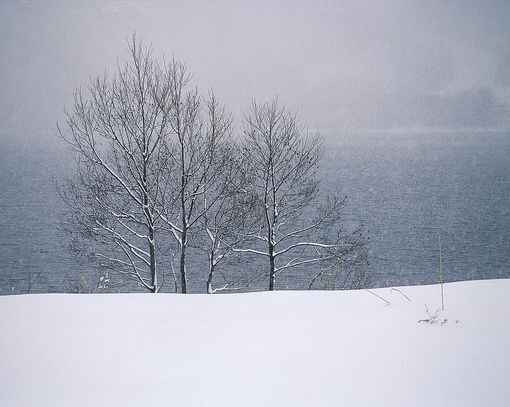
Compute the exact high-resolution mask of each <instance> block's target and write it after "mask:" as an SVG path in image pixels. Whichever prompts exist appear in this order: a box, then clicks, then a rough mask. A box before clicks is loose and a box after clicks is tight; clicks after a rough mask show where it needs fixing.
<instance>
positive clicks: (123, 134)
mask: <svg viewBox="0 0 510 407" xmlns="http://www.w3.org/2000/svg"><path fill="white" fill-rule="evenodd" d="M65 117H66V119H65V123H62V124H60V125H59V126H58V130H59V134H60V135H61V137H62V138H63V139H64V140H65V141H66V142H67V143H68V144H69V146H70V147H71V149H72V150H73V151H74V152H75V156H76V167H75V170H74V172H73V173H72V174H70V175H69V176H68V177H67V179H66V181H65V182H64V183H63V184H62V185H61V186H60V188H59V191H60V195H61V197H62V199H63V200H64V201H65V203H66V204H67V205H66V208H67V210H66V213H65V216H64V217H63V220H62V222H63V225H64V229H65V231H66V232H67V236H68V241H69V246H70V247H71V248H72V249H73V251H74V252H76V253H77V254H79V255H81V256H85V257H86V259H88V260H90V261H91V262H95V263H96V264H98V265H99V266H101V267H103V268H105V269H108V270H114V271H115V272H116V273H118V274H119V275H121V276H124V277H125V278H128V279H134V280H135V281H136V282H137V283H138V284H140V285H141V286H143V287H145V288H146V289H147V290H148V291H150V292H158V291H160V290H161V289H162V288H163V287H166V288H167V289H169V287H172V288H173V289H174V290H175V291H176V292H178V291H180V292H182V293H186V292H188V291H189V288H188V266H189V263H190V259H191V257H193V262H194V264H197V263H199V264H203V287H204V289H205V290H207V292H208V293H214V292H218V291H227V290H235V289H249V287H250V284H251V283H252V282H253V281H255V280H256V279H257V278H263V279H265V281H266V282H267V283H266V284H267V287H268V289H269V290H274V289H276V288H277V281H278V276H279V275H280V274H281V273H292V272H293V271H294V272H297V271H299V270H303V269H304V268H307V269H309V270H312V272H311V274H310V275H311V276H312V277H311V278H310V281H309V282H308V284H307V286H306V287H303V288H320V287H327V288H360V287H363V286H366V285H367V284H368V283H369V280H370V276H368V275H367V274H366V273H365V272H364V271H363V270H364V269H363V268H362V267H359V266H360V265H362V264H363V263H364V262H365V255H364V250H363V249H364V238H363V236H362V234H361V230H360V229H349V230H348V229H347V228H346V227H345V226H344V225H343V224H342V221H341V213H342V212H341V209H342V207H343V206H344V204H345V197H344V196H342V195H341V194H340V193H337V192H334V191H328V192H327V193H322V192H321V190H320V182H319V181H320V180H319V177H318V176H317V173H316V171H317V168H318V165H319V163H320V160H321V158H322V157H323V155H324V143H323V139H322V138H321V137H320V135H319V134H311V133H309V132H308V131H307V130H306V128H305V127H304V126H303V125H301V124H300V123H299V121H298V119H297V117H296V115H294V114H292V113H291V112H289V110H288V109H286V107H285V106H284V105H282V104H280V103H279V101H278V100H277V99H275V100H273V101H272V102H268V103H260V104H259V103H257V102H253V103H252V106H251V109H250V110H249V112H248V113H247V114H246V115H245V118H244V122H243V126H242V129H239V130H237V129H234V127H233V122H232V117H231V115H230V114H229V113H228V112H227V111H226V110H225V108H224V107H222V105H221V104H220V103H219V102H218V100H217V98H216V96H215V95H214V93H213V92H209V93H208V94H207V95H202V94H200V93H199V92H198V90H197V89H196V87H194V86H193V85H192V83H191V75H190V74H189V72H188V69H187V67H186V65H185V64H183V63H181V62H179V61H176V60H172V61H171V62H166V63H160V62H159V61H158V60H156V59H155V58H154V57H153V52H152V48H151V47H144V46H142V44H141V43H140V42H137V41H136V39H135V38H134V37H133V39H132V41H130V42H129V59H128V62H127V63H126V64H125V65H123V66H120V65H119V67H118V70H117V71H116V72H115V73H114V74H113V75H112V76H110V75H107V74H105V75H103V76H102V77H98V78H96V79H93V80H91V81H90V83H89V85H88V87H87V88H86V89H84V90H82V89H77V90H76V92H75V96H74V104H73V106H72V109H70V110H69V111H65ZM237 132H239V134H238V133H237ZM234 135H235V136H239V137H234ZM252 262H257V264H259V265H262V267H261V268H256V269H255V268H254V270H253V272H251V274H252V275H250V272H248V276H247V278H245V279H243V280H242V282H241V280H240V279H236V278H235V277H233V278H230V279H228V278H227V279H225V274H223V273H222V282H221V283H218V279H217V278H216V276H217V275H218V273H221V271H222V269H223V268H225V267H227V266H232V265H237V267H238V268H239V269H243V270H244V271H245V276H246V269H247V268H246V267H244V265H246V264H249V263H252ZM325 280H329V283H328V284H324V283H321V284H318V282H319V281H322V282H324V281H325Z"/></svg>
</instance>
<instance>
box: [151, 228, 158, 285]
mask: <svg viewBox="0 0 510 407" xmlns="http://www.w3.org/2000/svg"><path fill="white" fill-rule="evenodd" d="M149 240H150V242H149V255H150V271H151V285H152V289H151V292H153V293H157V292H158V275H157V272H156V244H155V240H154V227H153V226H152V225H151V226H150V227H149Z"/></svg>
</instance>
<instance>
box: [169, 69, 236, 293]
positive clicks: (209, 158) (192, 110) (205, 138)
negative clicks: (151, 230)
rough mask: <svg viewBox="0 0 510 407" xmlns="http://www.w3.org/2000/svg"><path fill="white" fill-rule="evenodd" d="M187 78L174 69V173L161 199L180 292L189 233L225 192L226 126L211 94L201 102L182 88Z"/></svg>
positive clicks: (228, 128) (184, 283) (171, 151)
mask: <svg viewBox="0 0 510 407" xmlns="http://www.w3.org/2000/svg"><path fill="white" fill-rule="evenodd" d="M189 78H190V77H189V74H188V73H187V71H186V67H185V66H183V65H178V66H175V70H174V72H173V75H172V106H173V112H172V116H171V120H170V123H171V127H172V132H173V134H174V135H175V137H174V140H175V141H174V142H173V143H172V144H171V145H169V146H168V149H167V155H168V157H169V159H170V160H171V161H172V162H173V163H174V165H175V170H174V172H173V178H172V185H173V187H172V188H168V189H167V192H168V193H167V194H165V195H163V196H162V199H161V208H162V209H161V218H162V220H163V221H164V222H165V224H166V230H167V231H168V232H170V234H171V235H172V236H173V238H174V240H175V241H176V242H177V245H178V252H179V274H180V286H181V292H182V293H186V292H187V290H188V288H187V283H188V270H187V258H186V256H187V254H188V248H189V246H190V241H191V239H192V235H193V233H199V229H200V225H201V222H202V220H203V219H204V217H205V216H206V214H207V212H208V211H209V210H210V209H211V208H213V207H215V206H216V204H217V202H219V201H221V200H222V199H223V198H224V195H225V194H226V193H228V191H227V184H228V181H227V180H226V179H225V177H226V176H228V168H229V160H230V155H229V154H228V146H229V143H230V133H231V122H232V120H231V117H230V115H228V114H227V113H226V112H225V110H224V108H220V107H219V105H218V102H217V100H216V97H215V96H214V94H213V93H212V92H211V93H210V95H209V97H208V99H207V100H205V101H204V100H203V99H202V98H201V97H200V96H199V95H198V92H197V90H196V89H192V90H189V91H187V90H186V86H187V84H188V82H189ZM202 226H204V224H203V223H202Z"/></svg>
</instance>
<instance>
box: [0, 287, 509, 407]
mask: <svg viewBox="0 0 510 407" xmlns="http://www.w3.org/2000/svg"><path fill="white" fill-rule="evenodd" d="M399 290H400V291H401V292H398V291H396V290H391V289H390V288H385V289H377V290H371V292H368V291H365V290H361V291H341V292H338V291H337V292H317V291H312V292H310V291H309V292H290V291H278V292H272V293H253V294H232V295H170V294H168V295H167V294H158V295H151V294H111V295H110V294H98V295H65V294H59V295H54V294H46V295H44V294H43V295H26V296H10V297H7V296H5V297H0V406H9V407H14V406H38V407H40V406H93V407H97V406H122V407H127V406H406V407H413V406H427V407H429V406H434V407H438V406H453V407H455V406H459V407H460V406H462V407H467V406H491V407H496V406H502V407H503V406H508V405H510V385H509V379H510V356H509V355H510V352H509V349H508V348H509V346H510V280H489V281H471V282H462V283H451V284H446V285H445V287H444V300H445V309H446V311H445V312H444V313H439V314H437V315H436V318H435V323H432V324H431V323H427V322H418V321H419V320H422V319H430V318H429V317H430V316H433V315H434V314H435V311H436V310H437V309H438V308H440V304H441V297H440V288H439V286H421V287H400V288H399ZM376 295H377V296H380V297H382V298H384V300H386V301H388V302H389V303H390V304H389V305H388V304H387V303H386V302H385V301H384V300H383V299H381V298H378V297H377V296H376ZM405 296H407V297H409V299H410V300H411V301H408V299H406V297H405ZM425 303H426V304H427V306H428V310H429V314H427V313H426V312H425ZM445 320H446V322H445Z"/></svg>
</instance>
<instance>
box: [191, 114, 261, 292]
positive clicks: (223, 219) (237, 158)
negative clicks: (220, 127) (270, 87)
mask: <svg viewBox="0 0 510 407" xmlns="http://www.w3.org/2000/svg"><path fill="white" fill-rule="evenodd" d="M214 116H215V115H214V114H212V115H210V117H214ZM219 155H220V157H221V163H222V165H221V171H220V172H218V174H217V176H216V177H215V178H214V179H213V180H212V185H211V187H210V188H209V189H208V190H207V191H205V193H204V194H203V196H202V204H203V208H204V210H203V214H204V215H203V216H202V218H201V219H200V225H199V226H200V233H198V234H197V238H196V239H195V240H196V246H197V247H198V248H200V249H201V250H202V251H204V252H205V254H206V256H207V281H206V290H207V292H208V293H209V294H212V293H217V292H220V291H229V290H238V289H241V288H247V286H246V284H245V285H244V286H243V287H240V286H236V285H237V284H233V281H226V282H225V284H224V285H223V286H221V287H218V288H213V278H214V276H215V273H216V271H217V270H218V267H219V266H220V265H221V264H224V263H226V260H232V258H235V260H237V261H239V260H240V256H238V255H237V254H236V253H235V251H234V249H235V248H237V247H239V246H240V245H241V244H242V243H243V242H244V241H245V240H246V232H247V230H249V229H248V228H249V227H250V225H252V224H253V220H254V217H253V216H251V211H252V209H253V201H252V200H251V199H250V198H251V197H250V195H249V193H248V192H247V190H246V185H247V184H248V182H249V181H248V179H247V176H246V171H245V168H244V163H243V161H242V156H241V155H239V154H238V150H237V148H235V146H234V145H233V142H232V141H230V144H225V145H224V146H223V148H222V151H221V152H220V153H219ZM229 263H231V262H229ZM234 263H235V261H234ZM222 277H223V278H225V276H224V275H222ZM246 283H247V284H248V285H249V283H250V281H248V282H246Z"/></svg>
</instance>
